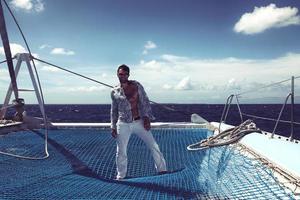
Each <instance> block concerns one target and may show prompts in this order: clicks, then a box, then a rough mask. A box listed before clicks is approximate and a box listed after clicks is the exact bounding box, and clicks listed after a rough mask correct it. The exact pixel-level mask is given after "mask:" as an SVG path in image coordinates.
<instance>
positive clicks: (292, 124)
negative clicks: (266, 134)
mask: <svg viewBox="0 0 300 200" xmlns="http://www.w3.org/2000/svg"><path fill="white" fill-rule="evenodd" d="M297 78H300V76H297V77H294V76H292V77H291V79H288V80H291V92H290V93H289V94H288V95H287V96H286V99H285V101H284V104H283V105H282V108H281V110H280V113H279V115H278V118H277V119H270V118H264V117H259V116H255V115H249V114H245V113H243V112H242V111H241V108H240V103H239V99H238V97H239V96H240V95H241V94H245V93H247V92H244V93H240V94H236V95H233V94H231V95H229V96H228V97H227V101H226V104H225V106H224V109H223V112H222V116H221V119H220V124H219V131H220V129H221V124H222V123H223V122H225V121H226V119H227V115H228V112H229V108H230V105H231V103H232V99H233V97H234V96H235V97H236V103H237V107H238V111H239V115H240V118H241V121H242V122H243V115H245V116H251V117H253V118H258V119H263V120H272V121H276V124H275V126H274V129H273V132H272V135H271V138H273V137H274V134H275V130H276V128H277V126H278V123H279V122H286V123H290V124H291V134H290V136H289V140H290V141H293V140H294V124H300V123H298V122H294V97H295V94H294V89H295V87H294V84H295V83H294V80H295V79H297ZM286 81H287V80H284V81H280V82H277V83H275V84H279V83H282V82H286ZM275 84H271V85H268V87H270V86H273V85H275ZM264 88H265V87H264ZM248 92H252V91H248ZM290 97H291V121H284V120H280V118H281V116H282V112H283V110H284V108H285V105H286V104H287V102H288V100H289V98H290ZM225 113H226V114H225Z"/></svg>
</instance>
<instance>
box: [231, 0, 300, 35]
mask: <svg viewBox="0 0 300 200" xmlns="http://www.w3.org/2000/svg"><path fill="white" fill-rule="evenodd" d="M297 13H298V9H297V8H296V7H283V8H278V7H276V5H275V4H270V5H268V6H266V7H255V8H254V10H253V12H252V13H245V14H244V15H242V17H241V18H240V20H239V21H238V22H237V23H236V24H235V26H234V31H235V32H237V33H244V34H249V35H250V34H256V33H261V32H264V31H265V30H267V29H270V28H278V27H285V26H289V25H299V24H300V16H299V15H297Z"/></svg>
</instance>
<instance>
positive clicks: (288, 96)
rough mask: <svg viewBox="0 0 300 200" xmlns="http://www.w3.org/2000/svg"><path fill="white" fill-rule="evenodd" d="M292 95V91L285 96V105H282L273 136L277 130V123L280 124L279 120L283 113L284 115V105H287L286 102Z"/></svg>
mask: <svg viewBox="0 0 300 200" xmlns="http://www.w3.org/2000/svg"><path fill="white" fill-rule="evenodd" d="M291 95H292V93H289V94H288V95H287V96H286V98H285V101H284V104H283V105H282V107H281V110H280V113H279V115H278V118H277V121H276V124H275V126H274V129H273V132H272V135H271V138H273V137H274V134H275V130H276V128H277V125H278V122H279V120H280V118H281V115H282V112H283V110H284V107H285V105H286V103H287V101H288V100H289V98H290V96H291Z"/></svg>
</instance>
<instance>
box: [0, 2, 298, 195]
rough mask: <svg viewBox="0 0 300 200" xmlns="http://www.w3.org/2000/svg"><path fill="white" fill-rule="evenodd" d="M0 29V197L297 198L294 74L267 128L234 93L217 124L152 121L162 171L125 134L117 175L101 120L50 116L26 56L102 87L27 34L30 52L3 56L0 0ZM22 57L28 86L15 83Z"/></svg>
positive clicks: (195, 119)
mask: <svg viewBox="0 0 300 200" xmlns="http://www.w3.org/2000/svg"><path fill="white" fill-rule="evenodd" d="M3 2H4V3H5V5H6V7H7V9H8V10H9V12H10V13H11V14H12V12H11V10H10V9H9V6H8V5H7V3H6V2H5V1H3ZM13 18H14V17H13ZM14 19H15V18H14ZM15 20H16V19H15ZM18 27H19V28H20V26H19V25H18ZM0 30H1V38H2V42H3V47H4V51H5V55H6V60H5V61H2V62H1V64H2V65H3V66H7V68H8V70H9V75H10V80H11V81H10V82H11V84H10V85H9V87H8V90H7V93H6V98H5V99H4V102H3V105H2V107H1V111H0V175H1V179H0V184H1V187H0V199H300V189H299V186H300V159H299V152H300V144H299V140H297V139H295V135H296V134H299V133H294V125H299V123H298V122H296V121H294V114H293V111H294V96H295V91H294V81H295V79H299V78H300V77H292V78H291V79H288V80H284V81H285V82H287V81H290V82H291V90H290V92H289V94H288V95H287V97H286V99H285V102H283V105H282V109H281V112H280V113H278V118H277V119H266V118H264V119H263V120H275V122H276V125H275V127H274V129H273V130H274V131H273V132H266V131H264V130H261V129H260V128H259V127H257V126H256V124H255V119H257V118H258V119H262V117H260V116H254V115H251V116H250V115H248V114H246V113H243V111H242V109H241V107H240V103H239V97H240V94H237V95H229V97H228V98H227V101H226V104H224V109H223V113H222V117H221V119H220V121H219V122H208V121H207V120H205V119H203V118H202V117H201V116H199V115H198V114H192V115H191V122H184V123H176V122H168V123H165V122H156V123H153V124H152V126H153V135H154V137H155V138H156V140H157V142H158V143H159V146H160V147H161V151H162V152H163V154H164V155H165V159H166V161H167V165H168V166H167V167H168V172H167V173H165V174H157V173H156V172H155V169H154V166H153V161H152V160H149V159H148V158H150V155H149V152H148V151H147V148H146V147H145V145H144V144H143V143H142V142H141V141H140V140H138V138H135V137H134V138H133V139H132V140H131V141H130V142H131V143H132V144H131V145H130V148H129V149H128V154H129V155H130V156H129V157H130V158H133V159H132V160H131V161H130V162H129V166H128V178H126V179H124V180H123V181H117V180H115V179H114V177H115V168H116V165H115V148H116V146H115V142H114V140H113V139H112V138H111V136H110V134H109V133H110V129H109V124H108V123H53V122H51V121H49V120H48V119H47V115H46V111H45V103H44V97H43V92H42V88H41V84H40V82H41V81H42V80H40V79H39V76H38V73H37V70H36V66H35V62H36V61H39V62H43V63H45V64H48V65H50V66H52V67H56V68H59V69H61V70H64V71H67V72H69V73H72V74H74V75H78V76H80V77H82V78H85V79H87V80H89V81H94V82H96V83H98V84H102V85H105V86H107V87H111V86H110V85H108V84H105V83H102V82H100V81H97V80H95V79H92V78H89V77H86V76H84V75H81V74H78V73H76V72H73V71H70V70H67V69H65V68H62V67H59V66H57V65H54V64H51V63H49V62H46V61H44V60H42V59H38V58H35V57H34V56H33V55H32V54H31V51H30V48H29V46H28V45H27V42H26V45H27V48H28V52H29V53H22V54H17V55H14V56H13V55H11V50H10V46H9V38H8V35H7V32H6V25H5V20H4V14H3V9H2V1H0ZM20 31H21V29H20ZM21 33H22V32H21ZM22 35H23V33H22ZM23 37H24V35H23ZM25 41H26V40H25ZM22 63H25V64H26V67H27V70H28V72H29V76H30V79H31V82H32V86H33V89H21V88H20V85H18V84H17V79H18V73H19V71H20V68H21V67H22ZM281 82H282V81H280V83H281ZM275 84H276V83H275ZM270 87H271V85H270ZM22 92H34V93H35V95H36V98H37V101H38V105H39V108H40V111H41V114H42V118H38V117H36V116H28V115H26V104H25V100H24V99H23V98H21V97H20V96H21V94H20V93H22ZM12 96H14V99H13V100H12V101H11V99H12ZM233 100H236V103H235V105H236V106H237V108H238V113H239V116H240V119H241V123H240V125H238V126H232V125H230V124H227V123H226V120H227V118H228V117H230V116H228V114H229V108H230V106H231V104H232V101H233ZM289 100H290V101H289ZM152 103H155V102H152ZM287 104H289V105H290V106H291V108H292V109H291V120H290V121H285V120H282V119H281V115H282V111H283V110H284V108H285V106H286V105H287ZM162 106H163V107H167V106H165V105H162ZM7 109H14V111H15V115H14V116H13V117H11V118H7V113H6V111H7ZM167 109H172V108H169V107H167ZM245 117H248V118H251V120H250V119H245ZM278 123H288V124H290V125H291V134H290V136H289V137H283V136H281V135H278V134H276V127H277V126H278ZM298 139H299V137H298ZM278 150H280V151H278ZM135 158H138V159H137V160H138V161H136V160H135Z"/></svg>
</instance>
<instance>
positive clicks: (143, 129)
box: [111, 65, 167, 180]
mask: <svg viewBox="0 0 300 200" xmlns="http://www.w3.org/2000/svg"><path fill="white" fill-rule="evenodd" d="M129 71H130V70H129V67H128V66H126V65H121V66H119V68H118V70H117V75H118V78H119V81H120V84H119V85H118V86H116V87H114V88H113V90H112V92H111V99H112V104H111V128H112V132H111V134H112V136H113V137H114V138H116V141H117V153H116V164H117V177H116V179H117V180H121V179H123V178H125V177H126V173H127V144H128V141H129V138H130V136H131V134H136V135H137V136H139V137H140V138H141V139H142V140H143V141H144V142H145V143H146V145H147V147H148V148H149V149H150V150H151V153H152V156H153V159H154V162H155V168H156V170H157V171H158V172H161V173H164V172H166V170H167V169H166V161H165V159H164V157H163V155H162V153H161V152H160V149H159V147H158V144H157V143H156V141H155V139H154V138H153V135H152V133H151V131H150V128H151V125H150V119H151V118H153V117H152V114H151V107H150V102H149V99H148V96H147V94H146V92H145V90H144V88H143V86H142V85H141V84H140V83H139V82H137V81H134V80H128V77H129Z"/></svg>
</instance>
